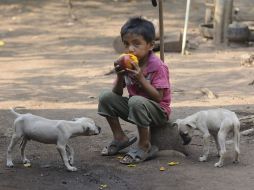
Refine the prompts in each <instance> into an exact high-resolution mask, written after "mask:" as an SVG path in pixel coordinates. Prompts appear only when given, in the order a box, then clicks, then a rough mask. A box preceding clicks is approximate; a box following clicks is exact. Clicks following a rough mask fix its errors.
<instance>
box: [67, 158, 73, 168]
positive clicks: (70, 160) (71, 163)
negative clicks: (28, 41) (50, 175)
mask: <svg viewBox="0 0 254 190" xmlns="http://www.w3.org/2000/svg"><path fill="white" fill-rule="evenodd" d="M68 161H69V164H70V165H71V166H73V163H74V158H73V157H69V160H68Z"/></svg>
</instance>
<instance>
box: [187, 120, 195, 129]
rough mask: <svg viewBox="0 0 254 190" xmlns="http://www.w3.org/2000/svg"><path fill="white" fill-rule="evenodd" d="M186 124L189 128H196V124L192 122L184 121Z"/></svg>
mask: <svg viewBox="0 0 254 190" xmlns="http://www.w3.org/2000/svg"><path fill="white" fill-rule="evenodd" d="M186 126H188V127H190V128H193V129H196V128H197V127H196V125H195V124H194V123H192V122H188V123H186Z"/></svg>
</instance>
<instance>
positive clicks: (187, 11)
mask: <svg viewBox="0 0 254 190" xmlns="http://www.w3.org/2000/svg"><path fill="white" fill-rule="evenodd" d="M190 3H191V0H187V4H186V12H185V21H184V30H183V42H182V55H184V54H185V46H186V36H187V29H188V22H189V13H190Z"/></svg>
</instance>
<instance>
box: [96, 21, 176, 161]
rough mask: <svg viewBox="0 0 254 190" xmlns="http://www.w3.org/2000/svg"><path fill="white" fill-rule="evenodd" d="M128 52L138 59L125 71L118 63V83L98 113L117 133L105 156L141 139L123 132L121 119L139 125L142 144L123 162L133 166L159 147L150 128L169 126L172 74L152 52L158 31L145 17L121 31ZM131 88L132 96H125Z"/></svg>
mask: <svg viewBox="0 0 254 190" xmlns="http://www.w3.org/2000/svg"><path fill="white" fill-rule="evenodd" d="M121 38H122V41H123V44H124V46H125V53H130V54H133V55H135V56H136V57H137V58H138V61H139V63H138V65H137V64H135V63H132V66H133V69H123V68H122V66H121V65H120V59H118V60H116V61H115V63H114V66H115V71H116V80H115V82H114V85H113V89H112V92H103V93H102V94H101V95H100V98H99V105H98V114H100V115H102V116H104V117H106V119H107V121H108V123H109V125H110V128H111V130H112V132H113V138H114V140H113V141H112V142H111V143H110V144H109V145H108V146H106V147H105V148H104V149H103V150H102V152H101V154H102V155H105V156H106V155H107V156H110V155H115V154H117V153H118V152H119V151H120V150H122V149H124V148H126V147H128V146H130V145H131V144H133V143H134V142H135V141H136V140H137V138H136V137H132V138H128V137H127V136H126V134H125V133H124V132H123V130H122V128H121V125H120V122H119V117H120V118H121V119H123V120H125V121H128V122H131V123H134V124H136V125H137V128H138V133H139V141H138V144H137V147H136V148H131V149H130V150H129V152H128V153H127V154H126V155H125V156H124V157H123V159H121V160H120V163H123V164H130V163H136V162H140V161H144V160H147V159H150V158H152V157H154V156H155V154H156V152H157V151H158V148H157V147H155V146H152V145H151V143H150V127H151V126H157V127H158V126H162V125H165V123H166V122H167V120H168V118H169V114H170V111H171V110H170V102H171V92H170V82H169V71H168V67H167V65H166V64H164V63H163V62H162V61H161V60H160V59H159V58H158V57H157V56H155V55H154V53H153V52H152V49H153V47H154V40H155V29H154V26H153V24H152V23H151V22H150V21H148V20H146V19H143V18H141V17H134V18H130V19H129V20H128V21H127V22H126V23H125V24H124V25H123V26H122V28H121ZM125 87H126V88H127V90H128V93H129V97H123V96H122V95H123V89H124V88H125Z"/></svg>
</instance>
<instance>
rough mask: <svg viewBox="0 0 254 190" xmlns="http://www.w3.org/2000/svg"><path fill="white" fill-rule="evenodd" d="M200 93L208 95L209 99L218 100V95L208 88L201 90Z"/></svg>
mask: <svg viewBox="0 0 254 190" xmlns="http://www.w3.org/2000/svg"><path fill="white" fill-rule="evenodd" d="M200 91H201V92H202V93H203V94H204V95H206V96H207V97H208V98H210V99H215V98H218V95H217V94H215V93H213V92H212V91H211V90H209V89H208V88H201V89H200Z"/></svg>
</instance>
